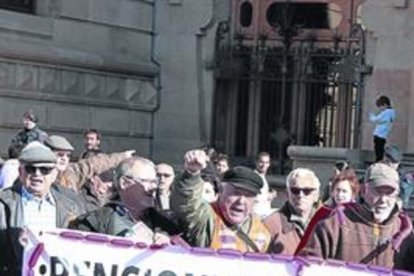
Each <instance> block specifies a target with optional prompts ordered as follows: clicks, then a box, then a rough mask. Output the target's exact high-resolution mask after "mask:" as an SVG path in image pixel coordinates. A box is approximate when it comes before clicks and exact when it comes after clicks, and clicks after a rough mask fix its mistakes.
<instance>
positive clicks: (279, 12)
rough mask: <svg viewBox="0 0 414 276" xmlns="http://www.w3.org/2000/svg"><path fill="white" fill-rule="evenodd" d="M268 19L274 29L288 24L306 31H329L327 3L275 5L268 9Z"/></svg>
mask: <svg viewBox="0 0 414 276" xmlns="http://www.w3.org/2000/svg"><path fill="white" fill-rule="evenodd" d="M266 18H267V22H268V23H269V24H270V25H271V26H274V27H276V26H284V25H286V24H288V25H290V26H295V25H296V26H299V27H301V28H306V29H329V19H328V18H329V17H328V4H327V3H273V4H271V5H270V6H269V8H268V9H267V12H266ZM285 27H287V26H285Z"/></svg>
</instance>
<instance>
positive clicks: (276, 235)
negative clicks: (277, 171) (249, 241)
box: [264, 168, 321, 255]
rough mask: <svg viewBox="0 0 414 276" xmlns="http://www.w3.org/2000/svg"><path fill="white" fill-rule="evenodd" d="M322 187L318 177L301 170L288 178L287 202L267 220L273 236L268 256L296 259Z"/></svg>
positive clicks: (307, 170) (297, 170)
mask: <svg viewBox="0 0 414 276" xmlns="http://www.w3.org/2000/svg"><path fill="white" fill-rule="evenodd" d="M320 186H321V184H320V182H319V179H318V178H317V177H316V175H315V173H314V172H313V171H311V170H309V169H305V168H298V169H295V170H293V171H291V172H290V173H289V175H288V176H287V178H286V189H287V194H288V201H287V202H286V203H285V204H284V205H283V207H282V208H281V209H280V210H278V211H276V212H274V213H273V214H272V215H270V216H269V217H267V218H266V219H265V220H264V223H265V224H266V226H267V227H268V228H269V230H270V232H271V233H272V243H271V246H270V247H269V252H271V253H278V254H279V253H280V254H288V255H293V253H294V252H295V249H296V247H297V246H298V244H299V242H300V239H301V238H302V236H303V234H304V232H305V229H306V227H307V225H308V223H309V221H310V219H311V217H312V215H313V213H314V212H315V209H316V208H315V207H316V206H315V205H316V204H317V202H318V199H319V188H320Z"/></svg>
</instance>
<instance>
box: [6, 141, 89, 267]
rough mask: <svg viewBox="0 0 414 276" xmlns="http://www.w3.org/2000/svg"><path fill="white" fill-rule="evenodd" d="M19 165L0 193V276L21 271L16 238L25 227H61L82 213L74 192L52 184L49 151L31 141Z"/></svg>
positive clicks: (53, 161) (52, 158)
mask: <svg viewBox="0 0 414 276" xmlns="http://www.w3.org/2000/svg"><path fill="white" fill-rule="evenodd" d="M19 162H20V167H19V179H18V181H17V182H15V184H14V185H13V186H12V187H10V188H8V189H5V190H4V191H2V192H1V194H0V248H2V257H1V258H0V275H14V274H17V273H18V271H19V270H20V269H21V267H20V265H21V258H22V255H21V254H22V248H21V246H20V243H19V241H18V239H19V236H20V235H21V233H22V229H23V228H24V227H29V228H37V229H39V228H40V229H50V228H56V227H59V228H64V227H67V226H68V224H69V222H70V221H71V220H73V219H74V218H76V216H78V215H79V214H80V213H82V210H81V207H80V206H79V205H78V204H77V202H76V201H75V199H74V198H75V197H74V193H73V191H71V190H69V189H66V188H64V187H62V186H59V185H56V184H55V180H56V177H57V174H58V172H57V169H56V156H55V155H54V153H53V152H52V151H51V150H50V149H49V148H47V147H45V146H44V145H42V144H40V143H38V142H33V143H31V144H29V145H27V146H26V147H25V148H24V149H23V150H22V152H21V154H20V157H19ZM19 275H20V274H19Z"/></svg>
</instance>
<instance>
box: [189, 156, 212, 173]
mask: <svg viewBox="0 0 414 276" xmlns="http://www.w3.org/2000/svg"><path fill="white" fill-rule="evenodd" d="M207 162H208V157H207V155H206V153H205V152H204V151H203V150H190V151H187V152H186V154H185V155H184V169H185V170H186V171H187V172H189V173H191V174H198V173H200V171H201V170H202V169H205V168H206V167H207Z"/></svg>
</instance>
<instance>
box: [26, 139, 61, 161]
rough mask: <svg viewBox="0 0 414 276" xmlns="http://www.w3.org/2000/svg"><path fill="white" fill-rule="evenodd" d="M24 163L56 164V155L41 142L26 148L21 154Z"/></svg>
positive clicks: (33, 143)
mask: <svg viewBox="0 0 414 276" xmlns="http://www.w3.org/2000/svg"><path fill="white" fill-rule="evenodd" d="M19 161H20V162H22V163H56V155H55V154H54V153H53V151H51V150H50V149H49V148H48V147H46V146H45V145H43V144H42V143H40V142H37V141H35V142H32V143H30V144H28V145H27V146H25V147H24V148H23V150H22V152H21V153H20V156H19Z"/></svg>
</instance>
